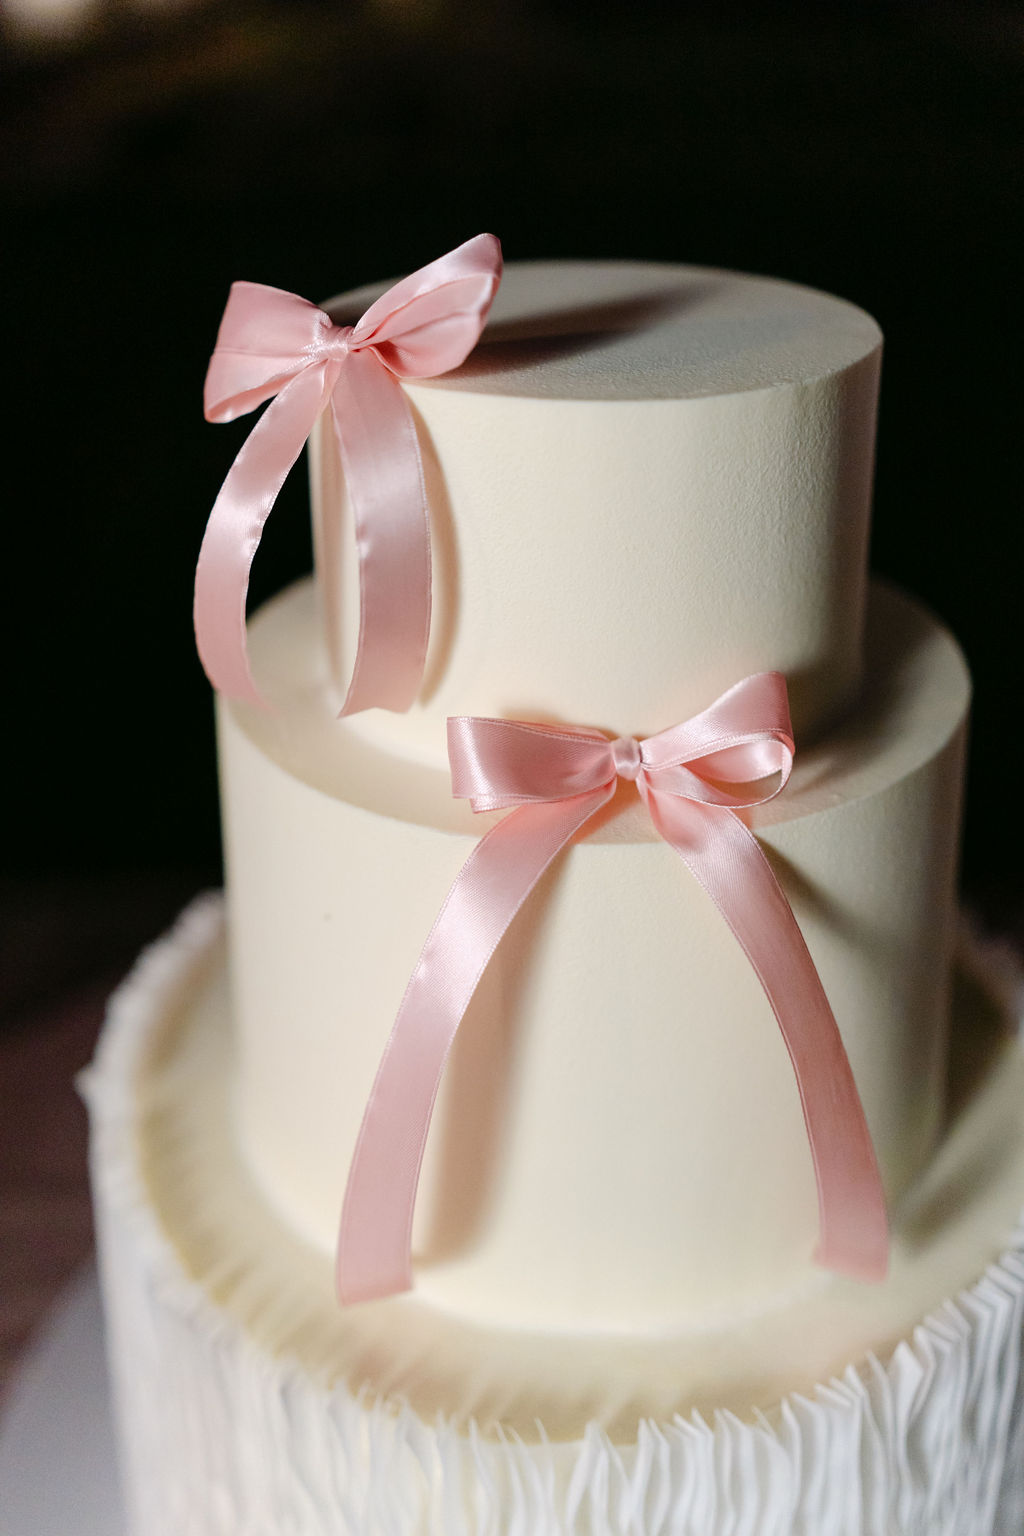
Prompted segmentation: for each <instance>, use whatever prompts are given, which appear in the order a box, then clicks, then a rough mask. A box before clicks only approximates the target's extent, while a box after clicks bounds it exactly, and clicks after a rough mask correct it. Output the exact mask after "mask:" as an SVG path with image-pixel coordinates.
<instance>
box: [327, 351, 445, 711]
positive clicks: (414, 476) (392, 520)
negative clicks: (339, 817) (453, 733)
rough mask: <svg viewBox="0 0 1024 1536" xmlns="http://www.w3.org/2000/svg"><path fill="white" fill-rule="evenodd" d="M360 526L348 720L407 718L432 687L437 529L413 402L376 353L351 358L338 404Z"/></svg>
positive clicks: (338, 426) (336, 415)
mask: <svg viewBox="0 0 1024 1536" xmlns="http://www.w3.org/2000/svg"><path fill="white" fill-rule="evenodd" d="M332 404H333V409H332V416H333V419H334V430H335V435H336V437H337V440H338V447H339V449H340V451H341V457H342V465H343V467H344V471H345V481H346V485H347V487H348V494H349V500H350V502H351V505H352V514H353V520H354V523H355V536H356V553H357V559H358V565H359V639H358V642H357V645H356V657H355V663H354V666H353V671H352V680H351V682H350V683H349V688H348V693H347V695H346V697H345V702H344V704H343V706H342V709H341V715H342V716H344V715H354V714H357V713H358V712H359V711H360V710H363V709H369V708H371V707H374V706H376V707H378V708H383V709H393V710H397V711H399V712H401V711H403V710H406V709H408V708H409V706H410V705H411V704H412V703H413V702H414V701H415V699H416V697H417V695H418V694H419V691H420V688H421V686H422V683H423V668H424V665H425V664H426V659H427V637H428V635H429V633H430V520H429V513H428V509H427V493H426V488H425V486H424V483H423V466H422V462H421V460H420V450H419V443H418V441H417V438H416V425H415V422H414V421H413V417H412V411H411V409H410V407H409V402H408V400H407V399H406V396H405V392H404V390H403V389H402V386H401V385H400V384H399V382H398V380H397V379H396V378H395V376H394V374H392V373H390V372H389V371H388V369H387V368H386V367H385V366H384V364H383V363H381V362H380V361H379V360H378V358H376V357H375V356H374V355H373V353H372V352H357V351H353V352H350V353H349V355H348V357H347V358H346V360H345V365H344V367H343V368H342V369H341V371H340V373H339V375H338V379H337V382H336V383H335V385H334V391H333V395H332Z"/></svg>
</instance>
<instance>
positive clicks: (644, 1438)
mask: <svg viewBox="0 0 1024 1536" xmlns="http://www.w3.org/2000/svg"><path fill="white" fill-rule="evenodd" d="M222 920H223V919H222V913H221V905H220V902H219V900H218V899H217V898H214V897H207V898H202V899H201V900H200V901H199V902H197V903H196V904H194V905H193V906H192V907H190V908H189V910H188V911H187V912H186V913H185V914H184V916H183V918H182V919H181V921H180V922H179V924H178V926H177V927H176V928H175V930H174V931H173V932H172V933H171V934H170V935H169V936H168V937H167V938H165V939H164V940H163V941H162V942H161V943H159V944H157V945H156V946H154V948H153V949H151V950H150V951H149V952H148V953H147V954H145V955H144V956H143V957H142V959H141V960H140V962H139V964H138V966H137V967H136V969H135V971H134V972H133V974H132V975H131V976H130V977H129V979H128V980H127V981H126V982H125V984H124V985H123V986H122V987H121V989H120V990H119V991H118V992H117V994H116V995H115V997H114V998H113V999H112V1001H111V1006H110V1015H109V1020H108V1025H107V1029H106V1033H105V1035H104V1039H103V1042H102V1045H101V1048H100V1051H99V1054H98V1057H97V1061H96V1063H95V1065H94V1066H93V1068H92V1069H91V1070H90V1072H89V1073H87V1074H86V1075H85V1078H84V1082H83V1086H84V1089H85V1092H86V1097H87V1099H88V1102H89V1107H90V1111H91V1115H92V1122H93V1180H94V1188H95V1196H96V1204H97V1217H98V1224H99V1234H100V1257H101V1267H102V1273H103V1282H104V1290H105V1295H106V1304H107V1310H108V1319H109V1322H108V1332H109V1347H110V1357H111V1364H112V1375H113V1380H114V1390H115V1398H116V1404H117V1410H118V1416H119V1421H120V1427H121V1439H122V1446H123V1455H124V1473H125V1479H124V1480H125V1484H126V1496H127V1500H128V1504H129V1518H130V1522H131V1530H132V1532H133V1536H421V1533H422V1536H426V1533H431V1536H563V1533H564V1536H569V1533H573V1536H669V1533H671V1536H1020V1533H1021V1531H1024V1388H1022V1371H1021V1339H1022V1324H1024V1225H1022V1226H1021V1227H1020V1228H1018V1230H1017V1232H1016V1233H1015V1235H1014V1238H1013V1241H1012V1244H1011V1246H1010V1247H1009V1249H1008V1250H1007V1251H1006V1252H1005V1253H1004V1254H1003V1255H1002V1256H1001V1258H1000V1259H999V1261H998V1262H997V1263H995V1264H993V1265H992V1266H991V1267H990V1268H989V1270H988V1271H987V1273H986V1274H985V1275H984V1276H983V1277H982V1279H981V1280H980V1281H978V1283H977V1284H976V1285H974V1286H973V1287H972V1288H971V1289H970V1290H967V1291H965V1292H963V1293H961V1294H960V1295H959V1296H957V1297H956V1298H955V1299H954V1300H950V1301H948V1302H947V1303H946V1304H945V1305H944V1306H943V1307H942V1308H941V1309H940V1310H939V1311H938V1312H937V1313H935V1314H934V1315H933V1316H931V1317H929V1318H928V1319H927V1320H926V1321H925V1322H923V1323H921V1325H920V1326H919V1327H917V1328H916V1329H915V1330H914V1333H913V1335H912V1337H910V1338H908V1339H907V1340H906V1341H904V1342H903V1343H901V1344H900V1345H899V1347H898V1348H897V1349H896V1350H895V1352H894V1353H893V1355H892V1357H891V1358H890V1359H889V1360H888V1361H886V1362H882V1361H880V1360H878V1359H874V1358H870V1359H868V1360H867V1361H865V1362H863V1363H862V1364H861V1365H860V1366H859V1367H858V1368H856V1369H854V1368H853V1367H851V1368H850V1369H849V1370H847V1371H846V1373H845V1374H844V1375H843V1377H842V1378H841V1379H838V1380H833V1381H830V1382H828V1383H827V1384H823V1385H821V1386H820V1387H819V1388H818V1389H817V1391H816V1393H815V1395H814V1396H813V1398H810V1397H803V1396H801V1397H791V1398H789V1399H787V1400H785V1401H784V1402H783V1403H782V1404H781V1405H780V1406H779V1408H778V1410H777V1412H776V1413H775V1414H773V1415H772V1417H771V1418H770V1419H769V1418H767V1417H764V1416H760V1417H758V1418H757V1420H756V1421H754V1422H752V1423H743V1422H741V1421H740V1420H738V1419H737V1418H735V1417H733V1416H731V1415H726V1414H722V1415H717V1416H716V1417H715V1418H714V1420H713V1421H712V1422H708V1421H707V1420H705V1419H702V1418H700V1417H699V1416H694V1417H691V1418H687V1419H684V1418H675V1419H673V1420H672V1421H671V1422H669V1423H662V1424H654V1423H645V1424H643V1425H641V1427H640V1431H639V1433H638V1436H637V1439H636V1442H635V1443H634V1444H632V1445H628V1446H623V1445H614V1444H612V1443H611V1442H610V1441H609V1440H608V1438H607V1437H606V1436H605V1435H604V1434H603V1433H602V1432H601V1431H600V1429H598V1428H597V1427H596V1426H591V1427H590V1428H589V1429H588V1431H587V1433H586V1434H585V1435H584V1437H583V1438H582V1440H580V1441H578V1442H576V1443H575V1444H571V1445H565V1444H553V1443H549V1442H547V1441H545V1440H543V1439H542V1440H541V1443H540V1444H539V1445H526V1444H524V1443H523V1442H522V1441H520V1440H518V1439H516V1438H514V1437H511V1436H506V1437H504V1438H499V1439H494V1438H484V1437H483V1436H482V1435H481V1434H479V1433H477V1432H476V1431H475V1430H474V1428H473V1427H472V1426H470V1428H469V1429H468V1430H463V1429H461V1428H458V1427H456V1426H455V1425H453V1424H452V1423H450V1422H446V1421H438V1422H433V1423H426V1422H424V1421H423V1420H422V1419H421V1418H419V1417H418V1416H417V1415H416V1414H414V1413H413V1412H412V1411H411V1410H410V1409H409V1408H407V1407H403V1406H401V1405H398V1406H395V1405H393V1404H386V1403H381V1402H377V1401H374V1400H373V1399H372V1398H371V1397H370V1396H369V1395H368V1394H367V1393H365V1392H364V1393H362V1394H360V1393H355V1392H352V1391H350V1390H348V1389H347V1388H346V1387H345V1386H343V1385H334V1386H332V1387H327V1386H325V1385H324V1384H322V1383H320V1382H318V1381H316V1380H315V1379H314V1378H313V1377H312V1376H310V1375H309V1374H308V1373H307V1372H306V1371H304V1370H302V1369H300V1368H298V1367H297V1366H296V1365H295V1364H294V1363H291V1362H289V1361H288V1360H287V1359H276V1358H272V1357H271V1356H270V1355H268V1354H267V1353H265V1352H264V1351H262V1350H261V1349H259V1348H257V1347H256V1345H255V1344H254V1343H253V1342H252V1341H251V1340H250V1339H249V1337H248V1336H247V1335H246V1333H245V1332H244V1331H243V1329H242V1328H241V1327H240V1326H239V1325H238V1324H237V1323H236V1322H235V1321H234V1320H233V1319H232V1317H231V1316H230V1315H228V1314H227V1313H226V1312H224V1311H223V1310H221V1309H220V1308H218V1306H217V1305H216V1304H215V1302H214V1301H213V1300H211V1299H210V1297H209V1296H208V1295H207V1294H206V1292H205V1291H204V1290H203V1289H202V1288H201V1287H200V1286H199V1285H198V1284H196V1283H195V1282H194V1281H192V1280H191V1279H190V1278H189V1277H188V1276H187V1275H186V1273H185V1272H184V1269H183V1267H182V1265H181V1262H180V1261H179V1259H178V1257H177V1255H176V1253H175V1251H174V1249H173V1247H172V1246H171V1244H170V1243H169V1241H168V1239H167V1238H166V1236H165V1235H164V1233H163V1231H162V1230H161V1228H160V1226H159V1224H158V1221H157V1219H156V1216H155V1213H154V1211H153V1209H152V1207H151V1206H150V1204H149V1203H148V1201H147V1199H146V1195H145V1191H144V1181H143V1175H142V1170H141V1169H140V1166H139V1155H138V1140H137V1134H136V1118H137V1110H136V1104H135V1093H134V1084H135V1081H136V1076H137V1071H138V1068H139V1065H140V1062H141V1060H142V1059H143V1057H144V1053H145V1052H146V1050H147V1048H148V1045H149V1042H150V1039H151V1036H152V1031H153V1028H154V1026H155V1024H156V1023H157V1021H158V1020H159V1019H161V1018H164V1017H166V1016H167V1013H168V1010H169V1009H172V1008H173V1007H174V1006H175V1005H176V1002H177V1001H178V1000H179V999H183V997H184V995H185V990H186V988H187V980H188V975H189V972H190V969H191V968H192V967H193V966H194V964H195V961H196V959H197V957H198V956H200V955H201V954H202V953H203V952H205V951H206V950H207V949H208V947H209V946H210V945H211V943H212V942H213V941H214V940H215V938H216V937H217V935H218V933H219V931H220V927H221V924H222ZM1003 974H1004V980H1005V985H1006V986H1007V987H1008V988H1010V989H1011V990H1012V988H1013V986H1014V985H1015V981H1014V980H1013V978H1012V976H1011V974H1010V970H1009V969H1008V968H1006V967H1004V971H1003Z"/></svg>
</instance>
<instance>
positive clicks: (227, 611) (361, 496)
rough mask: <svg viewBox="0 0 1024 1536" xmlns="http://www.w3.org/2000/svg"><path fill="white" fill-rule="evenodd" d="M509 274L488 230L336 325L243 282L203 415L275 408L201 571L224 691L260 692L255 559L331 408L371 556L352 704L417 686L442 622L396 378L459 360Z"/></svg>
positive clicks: (387, 699) (389, 702)
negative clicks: (252, 657)
mask: <svg viewBox="0 0 1024 1536" xmlns="http://www.w3.org/2000/svg"><path fill="white" fill-rule="evenodd" d="M500 280H501V246H500V245H499V243H498V241H497V240H496V239H495V237H494V236H493V235H477V236H476V238H475V239H473V240H468V241H467V242H466V244H465V245H460V246H459V247H458V249H457V250H454V251H450V252H449V253H448V254H447V255H446V256H442V257H441V258H440V259H439V260H438V261H435V262H432V263H431V264H430V265H429V266H427V267H423V268H421V270H420V271H418V272H414V273H413V274H412V275H411V276H410V277H406V278H404V279H403V280H402V281H401V282H400V283H396V284H395V286H394V287H393V288H391V289H389V290H388V292H387V293H385V294H384V295H383V296H382V297H381V298H379V299H377V301H376V302H375V303H374V304H371V305H370V308H369V309H368V310H367V311H366V314H365V315H364V316H363V317H362V319H361V320H360V321H359V322H358V323H357V324H356V325H354V326H350V325H346V326H338V325H335V324H334V322H333V321H332V320H331V318H330V316H329V315H326V314H325V313H324V312H323V310H321V309H317V308H316V306H315V305H314V304H310V303H308V302H307V301H306V300H305V299H300V298H298V297H297V296H296V295H295V294H293V293H284V292H282V291H281V290H280V289H278V288H267V287H264V286H263V285H262V284H260V283H234V284H233V285H232V288H231V293H230V295H229V298H228V302H227V307H226V309H225V311H224V317H223V319H222V321H221V325H220V330H219V332H218V334H217V345H216V348H215V350H214V353H213V356H212V358H211V359H210V367H209V371H208V373H207V375H206V390H205V411H206V418H207V420H208V421H233V420H234V419H235V417H236V416H241V415H244V414H245V413H246V412H247V411H252V410H255V409H256V407H257V406H258V405H262V404H263V402H264V401H265V400H271V404H270V405H269V406H268V407H267V409H266V411H265V412H264V414H263V416H262V417H261V418H260V420H259V421H258V422H257V423H256V425H255V427H254V428H253V430H252V432H251V433H250V434H249V437H248V439H247V440H246V442H245V443H244V444H243V446H242V449H241V451H240V452H239V454H238V457H237V458H236V459H235V462H234V464H232V466H231V469H230V470H229V471H228V476H227V479H226V480H225V481H224V484H223V486H222V487H221V490H220V494H219V495H218V497H217V500H216V502H215V503H214V507H213V511H212V512H211V514H210V520H209V523H208V524H207V528H206V533H205V535H204V537H203V544H202V548H201V550H200V552H199V564H198V567H197V569H196V588H195V629H196V643H197V645H198V648H199V654H200V657H201V658H202V662H203V666H204V667H205V669H206V673H207V676H208V677H209V679H210V681H211V682H212V683H213V685H214V687H215V688H218V689H220V691H221V692H222V693H226V694H228V695H230V696H231V697H233V698H241V699H248V700H249V701H250V702H253V703H262V700H261V698H260V695H259V693H258V691H257V689H256V686H255V684H254V682H253V679H252V674H251V672H250V670H249V659H248V654H247V651H246V644H245V601H246V593H247V590H248V585H249V570H250V567H251V565H252V560H253V556H254V554H255V552H256V549H257V546H258V545H259V541H260V534H261V532H262V530H263V525H264V523H265V522H266V520H267V517H268V516H269V513H270V510H271V508H272V507H273V505H274V502H275V500H276V499H277V495H278V492H279V491H280V489H281V486H282V485H283V484H284V480H285V476H286V475H287V474H288V471H289V470H290V469H291V467H292V465H293V464H294V463H295V460H296V459H297V458H298V456H299V454H300V453H301V452H302V448H303V445H304V443H305V441H306V439H307V437H308V436H309V434H310V432H311V431H312V428H313V424H314V422H315V421H316V419H317V417H318V416H319V415H320V413H321V412H322V411H324V410H326V409H327V408H328V407H329V408H330V412H331V419H332V422H333V424H334V432H335V436H336V437H337V441H338V446H339V449H340V452H341V458H342V464H343V466H344V472H345V480H346V484H347V487H348V493H349V498H350V501H351V504H352V510H353V518H354V522H355V536H356V547H357V552H358V561H359V592H360V614H359V640H358V644H357V648H356V659H355V665H354V668H353V673H352V679H351V682H350V684H349V689H348V694H347V696H346V698H345V703H344V705H343V707H342V710H341V713H342V714H343V715H351V714H355V713H357V712H358V711H359V710H362V709H368V708H370V707H371V706H373V705H379V706H382V707H383V708H386V709H393V710H405V709H408V708H409V706H410V704H411V703H412V702H413V700H414V699H415V698H416V696H417V694H418V693H419V690H420V685H421V683H422V679H423V666H424V662H425V660H426V652H427V638H428V635H429V630H430V529H429V520H428V512H427V498H426V491H425V489H424V485H423V467H422V464H421V462H420V451H419V444H418V442H417V439H416V427H415V423H414V422H413V418H412V413H411V411H410V409H409V403H408V401H407V399H406V397H405V392H404V391H403V389H402V387H401V384H400V383H399V379H401V378H406V379H422V378H432V377H434V376H435V375H437V374H441V373H447V372H449V370H450V369H452V368H457V367H458V366H459V364H460V363H462V362H463V361H464V360H465V358H466V356H467V355H468V353H469V352H471V351H472V349H473V347H474V346H475V345H476V343H477V341H478V340H479V337H480V332H481V331H482V330H483V327H484V322H485V321H486V319H487V314H488V311H489V309H490V307H491V301H492V300H493V298H494V294H495V292H496V290H497V287H498V283H499V282H500ZM272 397H276V398H272Z"/></svg>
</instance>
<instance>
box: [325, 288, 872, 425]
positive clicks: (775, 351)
mask: <svg viewBox="0 0 1024 1536" xmlns="http://www.w3.org/2000/svg"><path fill="white" fill-rule="evenodd" d="M388 287H390V284H389V283H382V284H376V285H373V286H370V287H365V288H359V289H356V290H354V291H353V292H351V293H348V294H342V295H340V296H339V297H337V298H334V299H331V300H329V301H328V303H327V304H326V306H325V308H326V309H327V310H328V311H329V313H330V314H331V315H332V317H333V318H334V319H335V320H337V321H339V322H343V323H352V322H353V321H355V320H356V319H358V317H359V315H361V314H362V313H363V311H364V310H365V309H366V308H367V307H368V306H369V305H370V304H371V303H372V301H373V300H374V299H375V298H377V297H378V296H379V295H380V294H381V293H383V292H384V291H385V290H386V289H387V288H388ZM881 340H882V335H881V331H880V330H879V328H878V326H877V324H876V323H875V321H874V320H872V318H871V316H870V315H868V314H866V313H865V312H864V310H862V309H858V308H857V306H856V305H855V304H850V303H847V301H846V300H845V299H837V298H834V297H833V296H832V295H831V294H827V293H820V292H818V291H817V290H816V289H813V288H804V287H801V286H800V285H799V284H796V283H786V282H781V281H779V280H778V279H776V278H767V277H752V276H749V275H747V274H744V273H737V272H725V271H721V270H719V269H717V268H714V267H686V266H663V265H657V264H654V263H650V262H631V261H622V262H618V261H616V262H583V261H554V262H548V261H546V262H512V263H510V264H509V265H507V266H506V268H505V275H504V277H503V279H502V283H501V287H500V288H499V290H498V294H497V297H496V299H495V301H494V306H493V308H492V310H491V314H490V318H489V320H488V323H487V327H486V329H485V331H484V334H483V337H482V338H481V341H480V343H479V344H478V346H477V347H476V349H475V350H474V351H473V352H472V353H471V354H470V356H469V358H468V359H467V361H466V362H465V363H464V364H463V366H462V367H461V368H459V369H457V370H456V371H455V372H454V373H449V374H446V375H444V377H442V378H438V379H430V380H424V381H421V382H417V383H416V384H415V385H414V386H413V387H414V388H430V389H448V390H462V391H466V392H470V393H474V394H493V395H518V396H524V397H529V398H550V399H569V400H681V399H688V398H692V397H699V396H706V395H723V394H735V393H740V392H742V391H745V390H753V389H765V388H771V387H772V386H773V385H779V384H799V383H801V382H804V381H807V382H809V381H811V380H813V379H818V378H822V377H824V376H827V375H829V374H833V373H838V372H840V371H841V370H842V369H844V368H847V367H849V366H850V365H851V364H853V363H855V362H857V361H858V359H860V358H862V357H865V356H866V355H867V354H868V353H870V352H873V351H874V350H875V349H876V348H877V347H878V346H879V345H880V343H881Z"/></svg>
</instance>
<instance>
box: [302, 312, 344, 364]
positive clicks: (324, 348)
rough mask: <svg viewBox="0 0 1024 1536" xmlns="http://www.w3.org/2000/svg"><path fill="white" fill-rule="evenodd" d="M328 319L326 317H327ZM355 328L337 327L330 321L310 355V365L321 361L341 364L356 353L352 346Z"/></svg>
mask: <svg viewBox="0 0 1024 1536" xmlns="http://www.w3.org/2000/svg"><path fill="white" fill-rule="evenodd" d="M325 318H326V317H325ZM354 330H355V326H352V325H335V324H334V323H333V321H329V322H328V324H327V326H325V327H324V334H323V336H322V337H320V339H319V340H318V341H317V342H316V344H315V345H314V347H313V349H312V351H311V354H310V363H318V362H321V361H328V362H334V361H337V362H341V361H343V360H344V359H345V358H346V357H348V355H349V353H350V352H352V351H354V348H353V346H352V332H353V331H354Z"/></svg>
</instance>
